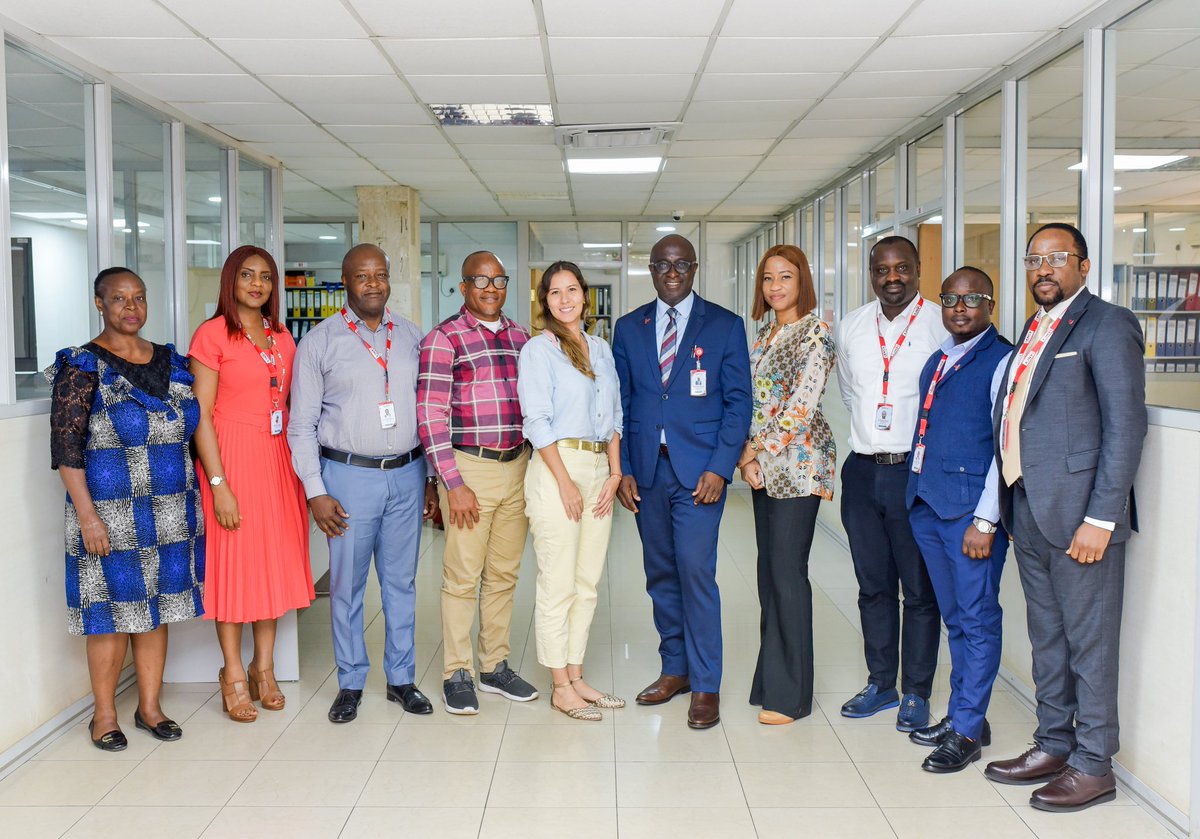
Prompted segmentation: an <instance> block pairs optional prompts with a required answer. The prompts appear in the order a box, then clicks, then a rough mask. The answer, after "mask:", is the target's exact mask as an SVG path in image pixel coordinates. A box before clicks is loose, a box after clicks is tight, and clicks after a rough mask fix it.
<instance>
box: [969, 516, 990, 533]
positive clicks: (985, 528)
mask: <svg viewBox="0 0 1200 839" xmlns="http://www.w3.org/2000/svg"><path fill="white" fill-rule="evenodd" d="M971 523H972V524H973V525H975V529H976V530H978V531H979V532H980V533H995V532H996V525H994V524H992V523H991V522H990V521H988V520H987V519H981V518H979V516H976V517H975V520H974V521H972V522H971Z"/></svg>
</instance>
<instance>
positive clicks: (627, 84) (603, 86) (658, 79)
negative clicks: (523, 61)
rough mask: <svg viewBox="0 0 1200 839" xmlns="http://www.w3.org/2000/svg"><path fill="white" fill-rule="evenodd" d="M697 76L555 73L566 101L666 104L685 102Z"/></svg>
mask: <svg viewBox="0 0 1200 839" xmlns="http://www.w3.org/2000/svg"><path fill="white" fill-rule="evenodd" d="M694 78H695V76H694V75H684V74H679V73H676V74H671V75H662V74H659V75H644V76H642V75H637V76H632V75H630V76H626V75H620V76H617V75H614V76H571V75H560V74H559V73H558V72H555V74H554V91H555V93H556V94H557V96H558V98H559V99H560V100H561V101H563V102H588V103H593V104H594V103H613V102H667V101H671V100H682V99H684V98H685V97H686V96H687V94H688V91H689V90H691V87H692V81H693V80H694Z"/></svg>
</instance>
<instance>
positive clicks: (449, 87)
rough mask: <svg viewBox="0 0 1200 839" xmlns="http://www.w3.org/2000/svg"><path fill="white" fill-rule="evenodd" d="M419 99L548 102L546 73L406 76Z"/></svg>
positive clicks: (521, 103)
mask: <svg viewBox="0 0 1200 839" xmlns="http://www.w3.org/2000/svg"><path fill="white" fill-rule="evenodd" d="M407 78H408V82H409V84H411V85H412V86H413V90H415V91H416V92H417V95H418V96H420V97H421V99H422V100H423V101H425V102H428V103H430V104H435V103H442V102H452V103H467V102H496V103H504V104H513V105H541V104H547V103H549V102H550V87H549V85H547V84H546V77H545V75H524V76H520V75H518V76H462V75H460V76H408V77H407Z"/></svg>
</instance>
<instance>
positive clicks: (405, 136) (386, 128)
mask: <svg viewBox="0 0 1200 839" xmlns="http://www.w3.org/2000/svg"><path fill="white" fill-rule="evenodd" d="M325 127H326V129H328V130H329V133H331V134H333V136H335V137H337V138H338V139H339V140H345V141H346V142H347V143H406V144H407V143H437V142H438V141H440V140H441V139H442V137H441V134H440V133H439V132H438V130H437V128H435V127H434V126H432V125H326V126H325Z"/></svg>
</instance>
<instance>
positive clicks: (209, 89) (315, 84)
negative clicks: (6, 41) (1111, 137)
mask: <svg viewBox="0 0 1200 839" xmlns="http://www.w3.org/2000/svg"><path fill="white" fill-rule="evenodd" d="M1097 5H1099V0H1007V2H1005V4H1004V7H1003V13H997V9H996V8H995V7H993V6H992V5H991V4H985V3H977V2H968V3H964V2H962V0H856V3H855V4H854V8H853V11H852V12H850V11H848V10H847V8H846V7H845V6H843V5H841V4H834V3H805V4H803V7H802V8H800V7H799V6H798V4H797V3H796V2H795V0H654V2H650V3H647V2H644V0H603V2H586V3H585V2H579V1H578V0H542V2H540V3H539V4H535V3H533V2H532V0H455V2H430V0H299V2H297V0H253V2H250V3H247V2H244V0H122V2H121V3H118V4H83V3H80V2H78V0H38V2H30V1H29V0H0V15H3V16H6V17H7V18H9V19H10V20H12V21H14V22H16V23H17V24H19V25H21V26H23V27H26V28H28V29H30V30H33V31H34V32H37V33H38V34H40V35H43V36H45V37H47V38H49V39H50V40H52V41H54V42H56V43H57V44H59V45H61V46H62V47H63V48H65V49H67V50H69V51H70V52H71V53H73V54H75V55H78V56H80V57H81V58H83V59H85V60H86V61H88V62H91V63H92V64H94V65H97V66H99V67H101V68H103V69H104V70H106V71H109V72H110V73H113V74H115V75H116V76H117V77H118V79H120V81H121V82H122V83H124V84H125V85H127V86H128V87H129V88H130V89H131V90H133V91H142V92H144V93H145V94H148V95H149V96H152V97H155V98H157V99H159V100H161V101H164V102H167V103H169V104H171V105H172V106H174V107H176V108H178V109H179V110H181V111H183V112H184V113H186V114H188V115H189V116H192V117H194V118H195V119H197V120H200V121H203V122H205V123H208V124H210V125H212V126H214V127H216V128H218V129H219V130H220V131H222V132H224V133H226V134H228V135H229V136H231V137H234V138H236V139H238V140H241V141H243V142H245V143H246V144H247V145H249V146H250V147H251V148H254V149H258V150H260V151H262V152H264V153H266V154H270V155H272V156H274V157H276V158H278V159H279V160H281V161H282V162H283V164H284V165H285V167H287V170H288V171H287V174H286V176H285V182H284V183H285V192H284V200H285V212H286V215H287V216H288V218H289V219H302V218H305V217H310V218H321V217H346V216H351V217H352V216H353V215H354V187H355V186H356V185H360V184H391V183H403V184H407V185H410V186H413V187H416V188H417V189H419V190H420V191H421V195H422V205H423V206H422V215H423V216H424V217H427V218H429V217H437V216H505V215H520V216H526V217H535V218H546V219H553V218H569V217H571V216H595V215H607V216H612V217H616V218H619V217H638V216H650V217H655V216H661V217H664V218H665V217H667V216H669V215H670V213H671V212H672V211H673V210H677V209H683V210H685V211H686V212H687V214H688V216H687V217H688V220H689V221H691V220H693V219H699V218H703V217H705V216H711V217H723V218H736V217H744V218H752V217H761V216H766V215H770V214H774V213H777V212H779V211H780V210H781V209H783V208H784V207H786V206H787V205H788V204H790V203H792V202H793V201H794V200H795V199H796V198H797V197H799V196H800V195H802V194H803V193H804V192H805V191H807V190H811V189H813V188H815V187H817V186H819V185H820V184H821V183H823V182H825V181H827V180H828V179H830V178H832V177H835V176H836V175H838V174H839V173H841V172H843V171H845V170H846V169H847V168H848V167H849V166H851V165H852V164H853V163H854V162H855V161H856V160H857V159H859V158H861V157H862V156H863V155H864V154H866V153H868V152H870V151H872V150H873V149H875V148H877V147H878V146H879V145H880V144H881V143H883V142H885V141H886V140H887V139H888V138H890V137H893V136H895V135H896V134H897V133H898V132H901V131H903V130H904V129H905V128H906V127H907V126H910V125H912V124H913V123H914V122H916V121H919V120H920V119H921V118H922V117H924V116H926V115H928V114H930V113H932V112H933V111H935V110H937V109H938V108H939V107H940V106H941V105H942V104H944V103H945V102H947V101H948V100H950V99H952V98H953V97H954V96H955V95H957V94H959V93H960V92H962V91H964V90H966V89H968V88H970V87H971V86H972V84H974V83H975V82H977V81H979V80H980V79H982V78H984V77H986V76H987V75H989V74H991V73H993V72H995V71H996V70H997V69H998V68H1000V67H1002V66H1003V65H1005V64H1007V63H1010V62H1011V61H1013V60H1014V59H1015V58H1017V57H1019V56H1021V55H1022V54H1024V53H1026V52H1028V51H1029V50H1030V49H1031V48H1032V47H1034V46H1035V45H1037V44H1039V43H1041V42H1043V41H1045V40H1046V39H1047V38H1049V37H1051V36H1052V35H1053V34H1054V33H1055V32H1056V31H1057V30H1058V29H1059V28H1061V27H1063V26H1065V25H1068V24H1069V23H1071V22H1072V21H1074V20H1076V19H1077V18H1079V17H1080V16H1081V15H1082V14H1084V13H1086V12H1087V11H1089V10H1090V9H1092V8H1094V7H1095V6H1097ZM1186 41H1187V39H1186V38H1185V39H1182V40H1181V41H1180V43H1181V44H1183V43H1185V42H1186ZM1152 81H1153V79H1150V78H1148V79H1147V83H1151V82H1152ZM1159 95H1160V96H1162V97H1163V98H1164V99H1166V98H1169V96H1168V94H1167V93H1162V94H1159ZM1171 95H1172V96H1173V95H1174V94H1171ZM439 102H502V103H513V104H544V103H549V104H550V105H551V106H552V108H553V111H554V115H555V119H556V122H558V123H559V124H572V123H592V122H606V123H624V122H638V123H640V122H648V121H663V122H674V123H678V124H679V129H678V131H677V133H676V136H675V139H674V141H673V142H672V143H671V144H670V146H669V147H666V148H665V149H663V151H665V154H666V163H665V166H664V168H663V170H662V172H661V173H660V174H659V175H657V176H620V177H613V176H580V175H574V176H568V175H566V174H565V173H564V170H563V157H562V153H561V152H560V150H559V149H558V148H557V147H556V146H555V144H554V137H553V130H552V129H550V128H473V127H457V128H443V127H442V126H440V125H438V124H437V123H436V121H435V120H434V119H433V117H432V114H431V112H430V110H429V108H428V104H431V103H439ZM1053 104H1054V103H1051V102H1049V101H1047V102H1046V105H1047V107H1049V106H1052V105H1053ZM1031 192H1032V191H1031Z"/></svg>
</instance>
